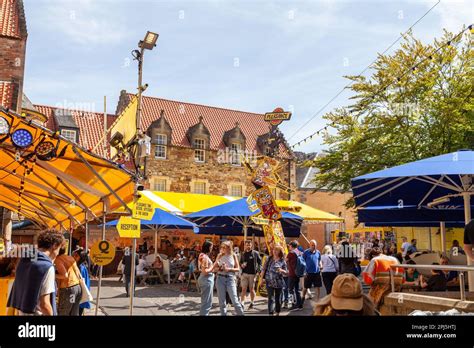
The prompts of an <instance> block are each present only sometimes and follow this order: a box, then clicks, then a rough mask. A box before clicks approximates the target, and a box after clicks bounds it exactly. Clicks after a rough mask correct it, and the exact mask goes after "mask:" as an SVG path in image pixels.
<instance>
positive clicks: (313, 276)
mask: <svg viewBox="0 0 474 348" xmlns="http://www.w3.org/2000/svg"><path fill="white" fill-rule="evenodd" d="M322 285H323V283H322V280H321V273H320V272H318V273H308V274H306V276H305V277H304V288H305V289H309V288H312V287H313V286H314V287H315V288H320V287H321V286H322Z"/></svg>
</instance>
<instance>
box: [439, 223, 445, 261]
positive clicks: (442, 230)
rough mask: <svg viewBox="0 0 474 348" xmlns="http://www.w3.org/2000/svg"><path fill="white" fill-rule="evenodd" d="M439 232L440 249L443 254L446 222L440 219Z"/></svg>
mask: <svg viewBox="0 0 474 348" xmlns="http://www.w3.org/2000/svg"><path fill="white" fill-rule="evenodd" d="M439 232H440V233H439V234H440V236H441V251H442V253H443V255H446V222H444V221H441V222H440V223H439Z"/></svg>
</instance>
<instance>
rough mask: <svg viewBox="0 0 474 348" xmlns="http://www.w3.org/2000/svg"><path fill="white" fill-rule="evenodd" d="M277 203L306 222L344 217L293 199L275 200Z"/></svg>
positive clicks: (331, 220) (341, 220)
mask: <svg viewBox="0 0 474 348" xmlns="http://www.w3.org/2000/svg"><path fill="white" fill-rule="evenodd" d="M276 202H277V205H278V206H279V207H280V208H281V209H282V210H286V211H289V212H291V213H293V214H295V215H298V216H301V217H302V218H303V219H304V221H307V222H343V221H344V219H343V218H341V217H339V216H336V215H333V214H330V213H327V212H325V211H322V210H319V209H316V208H313V207H310V206H309V205H306V204H304V203H300V202H295V201H284V200H279V199H278V200H277V201H276Z"/></svg>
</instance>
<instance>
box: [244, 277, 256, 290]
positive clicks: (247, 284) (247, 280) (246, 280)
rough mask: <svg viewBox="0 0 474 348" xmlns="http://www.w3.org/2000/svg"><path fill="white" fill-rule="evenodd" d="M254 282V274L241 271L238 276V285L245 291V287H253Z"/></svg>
mask: <svg viewBox="0 0 474 348" xmlns="http://www.w3.org/2000/svg"><path fill="white" fill-rule="evenodd" d="M254 284H255V274H248V273H242V274H241V276H240V287H241V288H242V289H243V290H245V291H247V288H249V289H253V288H254Z"/></svg>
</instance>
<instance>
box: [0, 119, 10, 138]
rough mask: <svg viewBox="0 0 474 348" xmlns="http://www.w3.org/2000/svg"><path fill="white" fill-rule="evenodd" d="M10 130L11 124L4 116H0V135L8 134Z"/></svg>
mask: <svg viewBox="0 0 474 348" xmlns="http://www.w3.org/2000/svg"><path fill="white" fill-rule="evenodd" d="M8 132H10V125H9V124H8V121H7V120H6V119H5V118H4V117H0V135H7V134H8Z"/></svg>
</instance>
